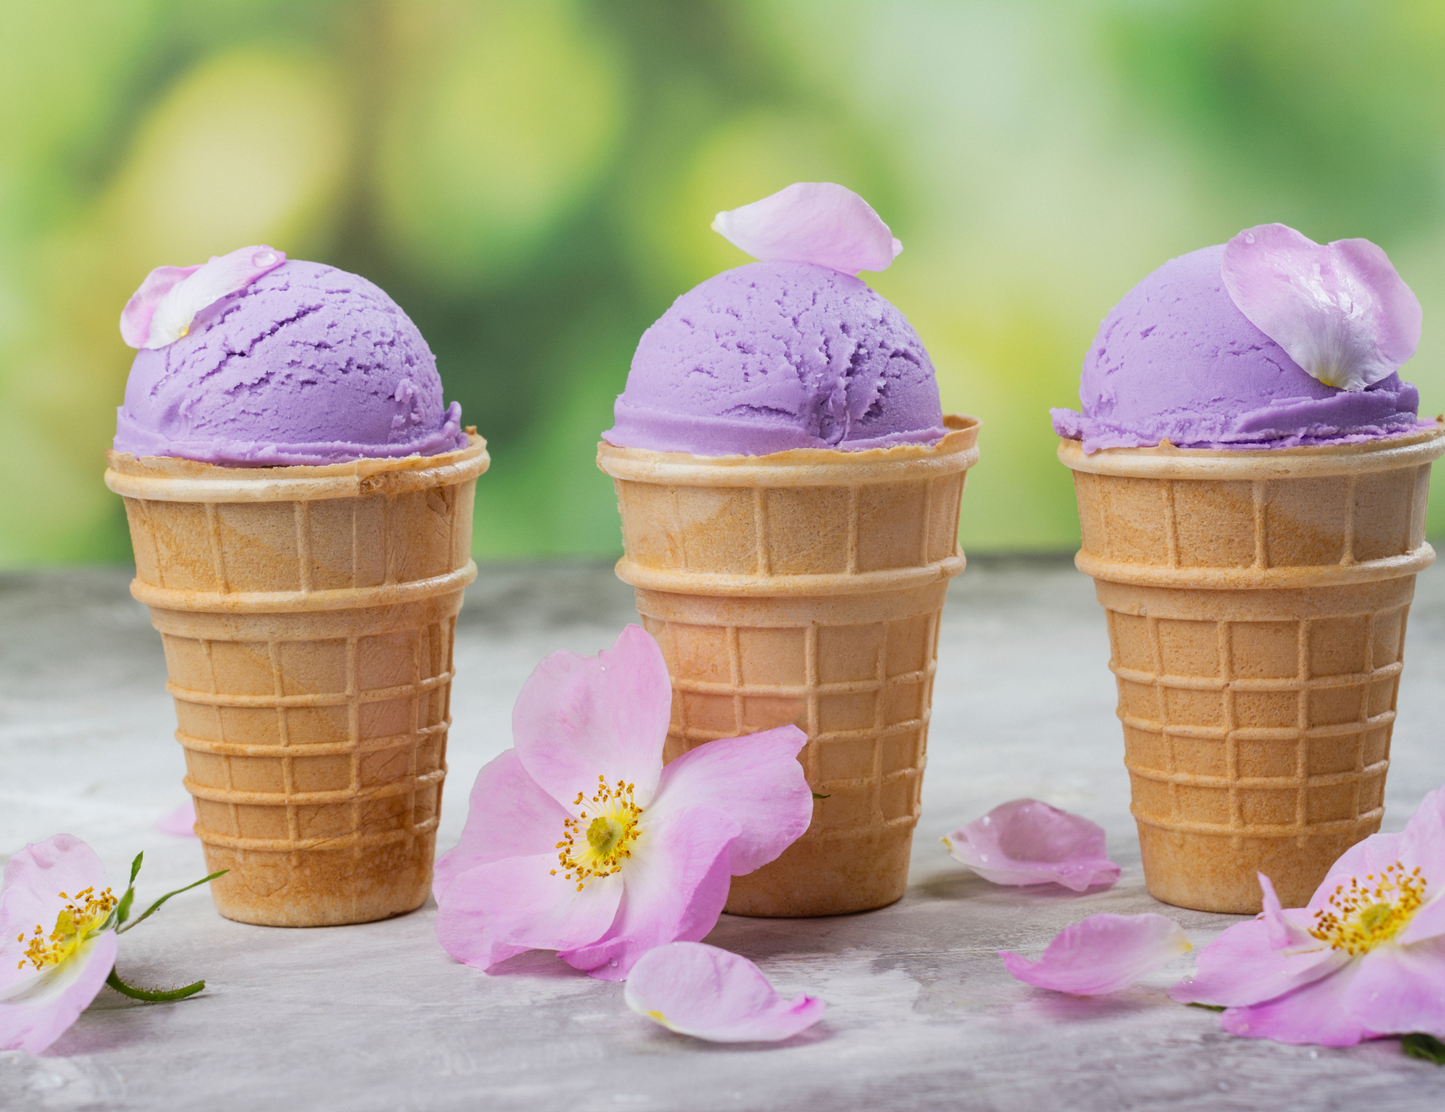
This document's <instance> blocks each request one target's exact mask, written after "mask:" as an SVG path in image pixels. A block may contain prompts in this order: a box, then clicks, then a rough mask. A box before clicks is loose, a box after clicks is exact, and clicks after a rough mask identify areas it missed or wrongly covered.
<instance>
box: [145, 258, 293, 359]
mask: <svg viewBox="0 0 1445 1112" xmlns="http://www.w3.org/2000/svg"><path fill="white" fill-rule="evenodd" d="M285 261H286V253H285V252H284V251H276V250H273V249H272V248H270V247H267V246H265V245H264V244H256V245H254V246H251V247H242V248H239V249H238V250H235V251H232V252H230V253H229V254H226V255H213V256H211V260H210V261H209V262H207V263H205V264H204V265H202V266H185V267H181V266H160V267H156V269H155V270H152V271H151V272H150V273H149V274H148V275H146V278H145V281H144V282H142V283H141V285H140V289H138V290H136V292H135V293H134V294H132V295H131V299H130V300H129V301H127V302H126V305H125V308H124V309H123V310H122V311H121V314H120V334H121V338H122V339H123V340H125V342H126V343H127V344H129V345H130V346H131V347H136V348H160V347H165V346H166V345H167V344H172V343H175V341H177V340H179V339H180V338H181V337H182V336H184V335H186V333H187V332H189V331H190V327H191V322H192V321H194V320H195V319H196V314H197V313H199V312H200V311H201V310H202V309H205V308H206V307H208V306H210V305H214V304H215V303H216V302H217V301H220V300H221V298H223V297H229V296H230V295H231V294H233V293H239V292H240V291H241V290H244V289H245V288H246V287H247V286H249V285H250V284H251V283H252V282H254V281H255V280H256V279H257V278H259V277H261V275H263V274H266V273H267V272H269V271H272V270H275V269H276V268H277V267H278V266H280V265H281V264H282V263H284V262H285Z"/></svg>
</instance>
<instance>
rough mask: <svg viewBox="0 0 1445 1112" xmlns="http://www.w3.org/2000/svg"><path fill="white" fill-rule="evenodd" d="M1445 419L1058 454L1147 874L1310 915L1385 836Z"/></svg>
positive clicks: (1248, 907) (1069, 444)
mask: <svg viewBox="0 0 1445 1112" xmlns="http://www.w3.org/2000/svg"><path fill="white" fill-rule="evenodd" d="M1442 453H1445V425H1442V426H1438V427H1436V428H1434V429H1430V430H1422V431H1421V432H1419V433H1417V434H1412V435H1409V436H1403V437H1396V438H1391V439H1385V440H1372V441H1367V442H1365V443H1360V444H1339V445H1329V446H1324V447H1313V448H1292V449H1283V450H1276V451H1267V450H1260V451H1229V450H1218V451H1215V450H1206V449H1179V448H1174V447H1172V446H1170V445H1168V443H1167V442H1166V443H1165V444H1161V445H1160V446H1159V447H1158V448H1122V449H1109V450H1105V451H1100V452H1095V453H1093V454H1092V455H1085V454H1084V453H1083V451H1082V449H1081V447H1080V444H1079V442H1078V441H1076V440H1065V441H1063V442H1062V444H1060V446H1059V459H1060V460H1061V461H1062V462H1063V463H1064V464H1065V466H1067V467H1069V468H1070V469H1071V470H1072V471H1073V474H1074V488H1075V493H1076V494H1077V496H1078V503H1079V519H1080V522H1081V524H1082V526H1083V547H1082V549H1081V550H1080V552H1079V555H1078V557H1077V559H1076V561H1075V562H1076V563H1077V565H1078V567H1079V569H1080V570H1081V571H1083V572H1085V573H1086V574H1088V575H1090V576H1092V577H1093V578H1094V581H1095V589H1096V592H1097V594H1098V598H1099V602H1100V604H1101V605H1103V607H1104V609H1105V612H1106V614H1107V617H1108V623H1109V643H1110V646H1111V659H1110V662H1109V667H1110V669H1111V670H1112V671H1113V672H1114V674H1115V676H1116V678H1117V682H1118V688H1119V711H1118V713H1119V719H1120V721H1121V722H1122V723H1123V726H1124V752H1125V764H1126V765H1127V767H1128V769H1129V777H1130V783H1131V788H1132V796H1133V804H1132V810H1133V813H1134V817H1135V820H1136V821H1137V823H1138V827H1139V841H1140V845H1141V848H1142V850H1143V856H1144V877H1145V882H1146V884H1147V885H1148V888H1149V891H1150V893H1152V894H1153V895H1154V896H1155V897H1156V898H1158V899H1160V900H1163V901H1165V902H1166V903H1171V904H1176V905H1178V906H1180V907H1189V908H1196V909H1199V910H1202V911H1221V912H1235V913H1251V912H1258V911H1259V910H1260V906H1261V893H1260V887H1259V882H1258V880H1257V879H1256V874H1257V873H1260V872H1262V873H1264V874H1266V875H1267V876H1269V877H1270V879H1271V880H1272V881H1273V882H1274V886H1275V888H1276V890H1277V891H1278V893H1279V896H1280V899H1281V900H1282V901H1283V903H1284V906H1285V907H1301V906H1303V905H1304V904H1305V903H1306V902H1307V901H1308V900H1309V897H1310V896H1311V894H1312V893H1313V891H1314V889H1315V888H1316V886H1318V884H1319V883H1320V881H1321V880H1323V879H1324V876H1325V873H1326V872H1327V871H1328V869H1329V866H1330V865H1331V863H1332V862H1333V861H1334V860H1335V858H1337V857H1338V856H1339V855H1340V853H1341V852H1343V851H1344V850H1345V849H1346V848H1347V847H1349V846H1351V845H1353V844H1354V843H1355V842H1358V841H1359V840H1360V839H1362V838H1364V837H1366V836H1367V835H1369V834H1373V833H1374V832H1375V831H1377V830H1378V829H1379V827H1380V819H1381V816H1382V815H1383V813H1384V803H1383V801H1384V788H1385V770H1386V768H1387V767H1388V765H1389V752H1390V732H1391V728H1392V726H1393V724H1394V720H1395V697H1396V693H1397V689H1398V685H1399V676H1400V668H1401V662H1402V655H1403V647H1404V640H1405V620H1406V617H1407V615H1408V613H1409V609H1410V600H1411V598H1412V596H1413V594H1414V589H1415V575H1416V573H1417V572H1419V571H1420V570H1421V569H1422V568H1425V567H1428V566H1429V565H1430V563H1431V562H1432V561H1433V560H1434V559H1435V553H1434V550H1433V549H1432V548H1431V547H1430V545H1428V544H1427V543H1425V500H1426V494H1427V491H1428V486H1429V477H1430V463H1431V461H1433V460H1434V459H1436V458H1437V457H1439V456H1440V455H1441V454H1442Z"/></svg>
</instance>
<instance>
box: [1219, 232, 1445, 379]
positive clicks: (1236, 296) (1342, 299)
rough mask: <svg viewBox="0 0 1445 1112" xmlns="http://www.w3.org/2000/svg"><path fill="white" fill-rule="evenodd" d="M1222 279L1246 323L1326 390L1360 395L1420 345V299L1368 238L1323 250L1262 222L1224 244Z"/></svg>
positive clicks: (1299, 236)
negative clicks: (1352, 391) (1339, 390)
mask: <svg viewBox="0 0 1445 1112" xmlns="http://www.w3.org/2000/svg"><path fill="white" fill-rule="evenodd" d="M1221 276H1222V277H1223V279H1224V285H1225V288H1226V289H1228V290H1229V296H1230V297H1231V298H1232V299H1233V300H1234V304H1235V305H1236V306H1238V307H1239V311H1240V312H1241V313H1243V314H1244V315H1245V316H1246V317H1248V318H1249V321H1250V323H1251V324H1253V325H1254V326H1255V327H1256V328H1258V329H1259V330H1260V331H1261V332H1263V333H1264V334H1265V335H1266V336H1268V337H1269V338H1270V339H1272V340H1274V341H1275V343H1277V344H1279V346H1280V347H1282V348H1284V349H1285V351H1287V352H1288V353H1289V355H1290V358H1292V359H1293V360H1294V361H1295V362H1296V363H1298V364H1299V365H1300V366H1301V367H1303V368H1304V369H1305V370H1306V371H1308V372H1309V373H1310V374H1311V375H1313V376H1314V377H1315V378H1317V379H1319V380H1320V381H1321V382H1323V383H1325V384H1326V385H1328V386H1336V387H1339V388H1341V389H1344V390H1363V389H1364V388H1365V387H1366V386H1369V385H1370V384H1371V383H1375V382H1379V381H1380V380H1381V379H1382V378H1386V377H1388V376H1389V375H1390V374H1392V373H1393V372H1394V371H1395V370H1396V369H1397V368H1399V367H1400V366H1401V365H1402V364H1404V362H1405V361H1406V360H1408V359H1409V358H1410V357H1411V356H1412V355H1414V354H1415V349H1416V348H1417V347H1418V346H1419V344H1420V321H1421V310H1420V302H1419V301H1418V300H1417V299H1416V297H1415V295H1414V294H1413V293H1412V292H1411V291H1410V287H1409V286H1407V285H1405V283H1404V282H1403V281H1402V280H1401V278H1400V276H1399V274H1397V273H1396V272H1395V268H1394V266H1392V265H1391V263H1390V260H1389V258H1388V257H1387V256H1386V255H1385V252H1384V251H1382V250H1380V248H1378V247H1376V246H1375V245H1374V244H1373V243H1371V242H1370V241H1369V240H1366V239H1341V240H1336V241H1335V242H1333V243H1328V244H1325V245H1323V246H1321V245H1320V244H1318V243H1315V242H1314V241H1313V240H1312V239H1309V238H1308V237H1306V236H1303V235H1301V234H1300V233H1299V232H1297V231H1295V230H1294V229H1293V228H1288V227H1286V226H1285V225H1283V224H1261V225H1259V226H1258V227H1254V228H1246V229H1245V230H1244V231H1242V232H1240V233H1239V234H1238V235H1237V236H1235V237H1234V238H1233V239H1231V240H1230V241H1229V243H1228V244H1226V245H1225V248H1224V262H1223V264H1222V266H1221Z"/></svg>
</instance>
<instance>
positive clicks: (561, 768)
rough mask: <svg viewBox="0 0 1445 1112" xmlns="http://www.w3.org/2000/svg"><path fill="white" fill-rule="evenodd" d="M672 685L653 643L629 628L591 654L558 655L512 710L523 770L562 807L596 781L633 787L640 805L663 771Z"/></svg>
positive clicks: (637, 628)
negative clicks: (612, 641) (602, 779)
mask: <svg viewBox="0 0 1445 1112" xmlns="http://www.w3.org/2000/svg"><path fill="white" fill-rule="evenodd" d="M671 715H672V683H671V681H670V680H669V679H668V677H667V664H666V663H665V662H664V661H663V659H662V650H661V649H659V648H658V647H657V642H656V641H654V640H653V639H652V637H651V636H650V635H649V634H648V633H647V632H646V631H645V630H644V629H643V628H642V627H641V626H636V625H630V626H628V627H627V628H626V629H624V630H623V631H622V635H621V636H620V637H618V638H617V642H616V644H614V645H613V646H612V648H611V649H610V650H606V651H604V652H601V653H599V654H598V655H597V656H578V655H577V654H576V653H569V652H556V653H553V654H552V655H551V656H549V657H547V659H545V660H544V661H542V663H541V664H539V665H537V667H536V670H535V671H533V673H532V674H531V675H530V676H529V677H528V678H527V682H526V683H525V684H524V685H523V687H522V693H521V694H520V695H518V696H517V704H516V706H515V707H514V708H513V710H512V737H513V740H514V741H515V743H516V746H517V756H518V757H519V758H521V762H522V767H524V768H525V769H526V770H527V772H528V773H529V774H530V775H531V777H532V779H534V780H535V781H537V783H538V784H540V785H541V786H542V788H543V789H544V790H545V791H546V792H548V793H549V794H550V795H551V796H552V798H553V799H555V800H556V801H557V802H558V803H560V804H562V806H564V807H571V806H572V805H573V801H574V800H576V798H577V794H578V793H579V792H581V793H582V794H583V795H584V796H588V797H590V796H591V795H592V794H593V793H594V792H595V791H596V790H597V778H598V776H604V777H606V779H607V782H608V784H609V785H614V784H616V782H617V781H618V780H624V781H626V782H627V783H629V784H632V785H634V787H635V789H636V792H635V795H634V797H633V798H634V800H635V801H636V802H637V803H638V804H640V805H642V806H644V807H646V806H647V804H648V802H650V801H651V799H652V795H653V792H654V791H655V789H656V787H657V781H658V777H659V776H660V775H661V773H662V746H663V743H664V742H665V741H666V740H667V724H668V720H669V718H670V717H671Z"/></svg>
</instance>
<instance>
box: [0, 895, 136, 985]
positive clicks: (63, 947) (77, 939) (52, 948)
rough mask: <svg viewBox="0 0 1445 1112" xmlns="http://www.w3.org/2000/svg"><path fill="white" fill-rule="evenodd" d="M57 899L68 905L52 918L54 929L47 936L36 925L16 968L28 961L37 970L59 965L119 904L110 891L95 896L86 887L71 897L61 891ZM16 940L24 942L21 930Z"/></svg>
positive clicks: (43, 930)
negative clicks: (65, 901) (66, 902)
mask: <svg viewBox="0 0 1445 1112" xmlns="http://www.w3.org/2000/svg"><path fill="white" fill-rule="evenodd" d="M60 898H61V899H62V900H69V901H70V902H69V903H68V904H66V905H65V907H63V908H62V909H61V911H60V914H59V915H57V916H56V917H55V929H54V930H52V931H51V932H50V934H49V935H47V934H46V933H45V928H44V927H42V926H41V925H40V924H39V923H37V924H36V925H35V936H34V937H33V938H31V939H30V945H28V946H26V947H25V957H23V958H22V959H21V960H20V964H19V965H17V966H16V968H17V969H24V968H25V963H26V962H27V961H28V962H29V963H30V964H31V965H33V966H35V968H36V969H44V968H46V967H47V966H51V965H59V964H60V963H61V962H63V961H65V959H66V958H68V957H70V955H71V954H73V953H75V951H76V950H78V949H80V946H81V943H83V942H84V941H85V940H86V939H88V938H89V937H90V936H91V935H93V934H95V933H96V932H97V931H98V930H99V929H100V927H101V926H102V925H103V924H104V923H105V921H106V920H107V919H109V918H110V913H111V912H112V911H113V910H115V905H116V904H117V903H118V902H119V901H118V900H117V899H116V898H115V896H114V895H113V894H112V893H111V890H110V889H109V888H107V889H106V890H105V891H104V892H102V893H101V894H100V895H98V896H97V895H96V894H95V889H94V888H86V889H84V890H83V891H80V892H77V893H76V894H75V895H74V896H73V897H72V896H67V895H66V894H65V893H64V892H61V893H60ZM16 941H17V942H24V941H25V932H24V931H21V932H20V934H19V936H18V937H17V938H16Z"/></svg>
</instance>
